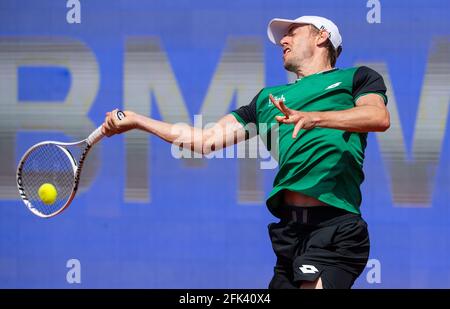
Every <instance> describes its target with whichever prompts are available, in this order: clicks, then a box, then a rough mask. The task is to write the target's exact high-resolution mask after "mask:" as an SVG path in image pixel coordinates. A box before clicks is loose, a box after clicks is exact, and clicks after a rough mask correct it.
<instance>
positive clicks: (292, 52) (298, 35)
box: [280, 24, 316, 73]
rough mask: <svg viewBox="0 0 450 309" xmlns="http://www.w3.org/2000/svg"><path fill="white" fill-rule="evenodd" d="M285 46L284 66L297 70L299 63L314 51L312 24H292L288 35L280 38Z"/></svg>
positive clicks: (289, 69)
mask: <svg viewBox="0 0 450 309" xmlns="http://www.w3.org/2000/svg"><path fill="white" fill-rule="evenodd" d="M280 44H281V45H282V48H283V62H284V68H285V69H286V70H288V71H291V72H294V73H296V72H297V68H298V67H299V65H300V64H301V63H302V62H304V61H305V59H308V58H310V57H311V56H312V55H313V53H314V48H315V46H316V44H315V37H314V36H313V34H312V32H311V29H310V25H295V24H294V25H292V26H291V27H290V28H289V30H288V32H287V33H286V35H285V36H284V37H283V38H282V39H281V40H280Z"/></svg>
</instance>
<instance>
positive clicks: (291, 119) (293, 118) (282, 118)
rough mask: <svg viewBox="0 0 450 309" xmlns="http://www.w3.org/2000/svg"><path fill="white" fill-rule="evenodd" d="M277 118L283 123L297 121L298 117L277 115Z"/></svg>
mask: <svg viewBox="0 0 450 309" xmlns="http://www.w3.org/2000/svg"><path fill="white" fill-rule="evenodd" d="M275 120H276V121H278V122H281V123H297V121H298V117H295V116H294V117H290V118H287V117H286V116H275Z"/></svg>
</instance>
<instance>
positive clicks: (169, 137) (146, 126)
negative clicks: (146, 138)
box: [136, 114, 203, 153]
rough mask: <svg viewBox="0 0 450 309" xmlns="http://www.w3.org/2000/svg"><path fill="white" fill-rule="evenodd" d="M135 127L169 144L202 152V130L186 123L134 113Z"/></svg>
mask: <svg viewBox="0 0 450 309" xmlns="http://www.w3.org/2000/svg"><path fill="white" fill-rule="evenodd" d="M136 117H137V119H136V123H137V128H138V129H140V130H143V131H146V132H148V133H151V134H153V135H156V136H158V137H160V138H161V139H163V140H165V141H166V142H169V143H171V144H176V145H179V146H182V147H183V148H188V149H191V150H192V151H195V152H198V153H202V152H203V130H202V129H200V128H194V127H191V126H189V125H187V124H170V123H167V122H163V121H159V120H155V119H152V118H149V117H145V116H143V115H139V114H136Z"/></svg>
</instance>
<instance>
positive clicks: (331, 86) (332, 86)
mask: <svg viewBox="0 0 450 309" xmlns="http://www.w3.org/2000/svg"><path fill="white" fill-rule="evenodd" d="M340 84H342V82H337V83H334V84H332V85H330V86H328V87H327V88H325V90H328V89H333V88H336V87H337V86H339V85H340Z"/></svg>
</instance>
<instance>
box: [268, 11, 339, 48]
mask: <svg viewBox="0 0 450 309" xmlns="http://www.w3.org/2000/svg"><path fill="white" fill-rule="evenodd" d="M292 24H308V25H313V26H315V27H316V28H317V29H319V30H322V29H323V30H325V31H327V32H328V34H329V40H330V41H331V44H333V46H334V49H337V48H338V47H339V46H341V45H342V37H341V34H340V33H339V29H338V27H337V26H336V25H335V24H334V23H333V22H332V21H331V20H329V19H326V18H324V17H320V16H302V17H299V18H297V19H294V20H290V19H281V18H274V19H272V20H271V21H270V22H269V25H268V27H267V35H268V36H269V40H270V41H271V42H272V43H273V44H278V45H280V40H281V39H282V38H283V36H285V35H286V33H287V32H288V29H289V27H290V26H291V25H292Z"/></svg>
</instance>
